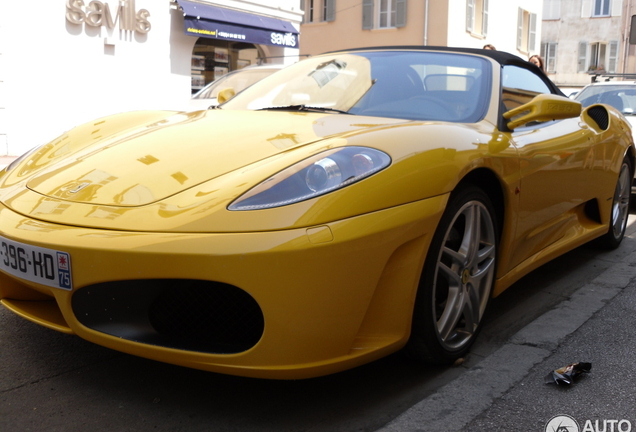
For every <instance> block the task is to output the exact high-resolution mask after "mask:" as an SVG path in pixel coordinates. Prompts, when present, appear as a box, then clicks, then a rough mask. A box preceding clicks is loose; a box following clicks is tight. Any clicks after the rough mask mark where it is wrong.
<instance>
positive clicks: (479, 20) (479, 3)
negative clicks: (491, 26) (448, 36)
mask: <svg viewBox="0 0 636 432" xmlns="http://www.w3.org/2000/svg"><path fill="white" fill-rule="evenodd" d="M466 31H467V32H470V33H474V34H478V35H481V36H486V35H487V33H488V0H466Z"/></svg>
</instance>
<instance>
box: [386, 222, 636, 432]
mask: <svg viewBox="0 0 636 432" xmlns="http://www.w3.org/2000/svg"><path fill="white" fill-rule="evenodd" d="M635 231H636V227H634V226H633V225H632V226H631V227H628V235H629V238H626V239H625V241H624V243H623V244H622V245H621V247H623V248H624V247H627V248H630V253H628V254H627V255H626V256H625V257H624V258H623V259H621V260H620V261H618V262H616V263H615V264H614V265H612V266H611V267H610V268H609V269H607V270H606V271H605V272H604V273H602V274H601V275H599V276H598V277H597V278H596V279H594V280H592V281H589V282H588V283H587V284H586V285H585V286H583V287H581V288H579V290H578V291H577V292H575V293H574V294H573V295H572V296H571V297H570V298H569V299H568V300H567V301H564V302H562V303H561V304H559V305H558V306H557V307H556V308H554V309H552V310H551V311H548V312H547V313H545V314H544V315H542V316H540V317H539V318H537V319H536V320H535V321H533V322H532V323H530V324H529V325H528V326H526V327H525V328H523V329H522V330H521V331H519V332H518V333H517V334H516V335H515V336H514V337H512V338H511V340H509V341H508V343H507V344H506V345H504V346H503V347H501V348H500V349H499V350H497V351H496V352H494V353H493V354H491V355H490V356H488V357H487V358H485V359H484V360H482V361H481V362H480V363H478V364H476V365H474V366H472V367H471V368H469V369H468V370H467V371H466V372H465V373H464V374H462V375H461V376H460V377H459V378H458V379H456V380H455V381H453V382H451V383H449V384H447V385H445V386H444V387H442V388H441V389H440V390H439V391H437V392H436V393H435V394H433V395H431V396H429V397H428V398H426V399H424V400H422V401H421V402H419V403H418V404H416V405H414V406H413V407H411V408H410V409H409V410H407V411H406V412H405V413H403V414H402V415H401V416H400V417H398V418H396V419H395V420H394V421H392V422H391V423H389V424H388V425H386V426H385V427H384V428H382V429H380V430H381V431H382V432H393V431H395V432H398V431H399V432H408V431H413V432H416V431H417V432H420V431H422V432H423V431H426V432H436V431H441V432H452V431H457V432H460V431H461V432H483V431H522V432H531V431H538V432H543V431H549V432H562V431H565V430H567V431H568V432H582V431H592V432H597V431H608V432H609V431H612V432H614V431H616V432H618V431H628V430H629V431H631V430H635V431H636V406H635V404H634V402H633V395H634V387H635V386H636V368H635V367H634V363H635V360H634V353H636V335H635V334H634V329H635V328H636V313H635V312H636V280H635V279H636V241H635V240H634V239H635V238H636V234H635ZM574 362H591V363H592V370H591V372H590V373H589V374H586V375H583V376H581V377H580V378H579V379H578V380H577V381H576V382H575V383H574V384H572V385H570V386H564V385H561V386H556V385H554V384H546V383H545V382H544V378H545V376H546V375H547V374H548V373H550V372H551V371H552V370H554V369H557V368H560V367H563V366H566V365H568V364H570V363H574ZM555 417H556V418H555ZM577 423H578V424H577ZM559 425H560V426H561V427H560V428H559Z"/></svg>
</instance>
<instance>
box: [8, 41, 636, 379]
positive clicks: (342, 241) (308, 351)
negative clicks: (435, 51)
mask: <svg viewBox="0 0 636 432" xmlns="http://www.w3.org/2000/svg"><path fill="white" fill-rule="evenodd" d="M471 55H478V54H475V53H471ZM495 55H496V54H495ZM347 58H348V59H351V57H347ZM480 58H482V57H480ZM483 59H485V61H487V62H489V64H491V73H492V76H491V77H490V78H489V82H490V83H491V89H490V91H491V93H490V94H489V95H488V97H490V99H489V101H488V104H486V105H485V107H484V114H483V116H481V118H480V119H479V120H478V121H473V122H465V123H462V122H451V121H439V120H412V119H411V120H408V119H403V118H389V117H380V116H375V115H374V116H365V115H343V114H338V113H328V112H312V111H311V110H307V111H299V112H287V111H282V112H273V111H264V112H259V111H252V110H223V109H221V110H210V111H198V112H193V113H174V112H154V111H145V112H135V113H129V114H119V115H115V116H111V117H106V118H103V119H100V120H97V121H95V122H91V123H89V124H86V125H83V126H79V127H77V128H76V129H74V130H72V131H69V132H67V133H66V134H64V135H63V136H61V137H60V138H58V139H56V140H54V141H52V142H51V143H49V144H46V145H44V146H42V147H40V148H38V149H36V150H34V151H32V152H30V153H29V154H27V155H25V156H24V157H22V158H20V159H19V160H16V161H15V162H14V163H13V164H12V165H11V166H9V167H8V168H7V169H5V170H4V171H2V172H1V173H0V264H1V263H2V262H4V264H5V267H2V269H0V270H1V271H0V301H1V302H2V304H3V305H4V306H5V307H7V308H8V309H10V310H12V311H13V312H15V313H17V314H19V315H20V316H22V317H24V318H26V319H29V320H31V321H33V322H36V323H38V324H40V325H43V326H46V327H48V328H51V329H54V330H57V331H62V332H65V333H70V334H76V335H78V336H80V337H82V338H84V339H86V340H89V341H92V342H95V343H97V344H100V345H103V346H106V347H109V348H112V349H116V350H119V351H123V352H127V353H130V354H134V355H138V356H142V357H146V358H150V359H155V360H159V361H164V362H168V363H173V364H178V365H183V366H188V367H193V368H198V369H203V370H209V371H214V372H220V373H227V374H235V375H241V376H250V377H261V378H276V379H297V378H308V377H313V376H319V375H325V374H329V373H334V372H338V371H342V370H345V369H348V368H351V367H354V366H357V365H360V364H363V363H367V362H369V361H372V360H374V359H377V358H380V357H382V356H384V355H387V354H389V353H391V352H395V351H397V350H399V349H401V348H402V347H404V346H405V345H406V344H407V342H408V341H409V337H410V335H411V325H412V316H413V310H414V305H415V303H416V294H417V292H418V286H419V284H420V276H421V273H422V268H423V266H424V263H425V261H426V258H427V256H428V253H429V246H430V245H431V242H432V239H433V237H434V236H435V234H436V232H437V230H438V226H439V224H440V220H441V219H442V217H443V214H444V212H445V210H446V208H447V204H448V202H449V200H451V199H452V197H453V195H454V193H455V191H456V190H457V189H458V188H459V187H460V186H462V185H466V184H467V183H470V184H476V185H478V186H480V187H481V188H483V189H484V190H485V191H486V193H488V194H489V196H490V197H491V200H492V201H493V202H494V204H495V207H496V212H497V217H498V219H499V220H498V221H497V222H498V230H499V234H500V235H499V244H498V253H497V257H498V262H497V269H496V271H497V273H496V280H495V283H494V287H493V290H492V295H493V296H496V295H499V294H500V293H501V292H502V291H503V290H505V289H506V288H507V287H509V286H510V285H511V284H512V283H514V282H515V281H516V280H518V279H519V278H521V277H522V276H524V275H525V274H527V273H528V272H530V271H531V270H533V269H535V268H537V267H538V266H540V265H542V264H543V263H545V262H547V261H549V260H550V259H553V258H555V257H556V256H559V255H560V254H562V253H564V252H566V251H569V250H571V249H573V248H575V247H577V246H578V245H580V244H583V243H585V242H587V241H589V240H592V239H594V238H596V237H599V236H602V235H603V234H605V233H606V232H608V228H609V227H610V220H611V213H612V203H613V198H614V193H615V189H616V184H617V178H618V176H619V172H620V170H621V164H622V162H623V160H624V159H625V158H628V159H629V160H630V161H631V163H632V167H633V163H634V147H633V142H632V138H631V133H630V127H629V125H628V124H627V122H626V121H625V119H624V118H623V117H622V116H621V115H620V114H619V113H618V112H616V111H615V110H613V109H611V108H604V107H601V108H600V109H601V110H602V111H603V112H607V117H608V118H607V126H606V127H600V126H599V123H598V121H597V120H596V119H595V118H596V117H594V118H593V117H591V116H590V110H592V109H594V107H590V108H587V109H585V110H584V111H583V112H581V110H580V105H578V106H577V105H576V104H575V103H573V102H568V101H567V100H566V99H565V98H561V97H560V96H557V95H547V96H543V97H538V98H537V99H536V100H532V101H530V102H528V103H527V104H521V103H520V104H518V105H520V106H519V107H517V108H514V109H512V110H511V111H509V113H508V114H506V115H503V113H502V112H501V103H500V102H501V100H500V99H501V95H500V88H501V78H500V75H499V70H500V65H499V64H498V63H497V62H496V61H494V60H493V59H490V58H487V57H483ZM342 64H344V63H341V64H339V63H337V62H335V63H334V62H333V61H329V62H325V63H324V64H320V65H319V68H317V69H316V74H318V73H322V75H320V76H318V77H317V78H316V81H317V82H319V84H320V85H325V82H328V81H329V80H330V79H331V80H333V79H334V78H333V75H329V73H332V72H333V71H331V72H330V70H329V68H331V69H333V70H337V68H342V67H344V66H342ZM325 70H326V71H325ZM333 73H335V72H333ZM276 75H277V74H274V75H273V76H272V77H275V76H276ZM371 82H372V81H371V80H370V77H369V76H367V75H365V76H364V79H363V80H362V81H361V83H359V84H360V85H359V86H358V87H357V90H356V91H357V92H358V93H364V92H363V91H362V90H363V89H365V88H366V87H368V86H369V85H371V84H370V83H371ZM363 84H364V85H363ZM365 86H366V87H365ZM333 93H334V94H336V93H337V92H333ZM240 96H241V94H239V95H237V96H236V98H239V97H240ZM389 96H390V94H389ZM522 96H523V95H522ZM359 97H360V96H359V95H358V94H357V93H356V98H354V99H355V100H357V98H359ZM231 102H232V100H231V101H230V103H231ZM354 102H355V101H354ZM598 107H599V106H597V108H598ZM577 109H578V111H577ZM504 117H505V120H504ZM552 119H559V120H558V121H552ZM533 121H534V122H541V123H538V124H534V123H532V122H533ZM506 124H510V126H511V129H507V128H506ZM345 148H354V149H355V148H364V149H372V150H373V151H377V152H380V153H382V154H385V155H387V156H388V158H390V164H388V166H387V167H385V168H383V169H381V170H378V171H377V172H375V173H373V175H370V176H368V177H365V178H362V179H361V180H359V181H355V182H352V183H351V184H347V185H346V187H341V188H338V189H334V191H331V192H329V193H324V194H318V195H316V196H313V197H311V198H307V199H304V200H299V201H298V202H293V203H291V204H289V205H280V206H273V207H271V208H262V209H259V210H256V211H234V210H230V208H229V207H230V205H232V204H233V203H235V202H237V200H240V199H241V197H243V196H244V195H245V193H246V192H247V191H250V190H253V189H254V188H255V187H257V186H258V185H261V184H263V183H264V182H266V181H268V179H271V178H272V176H273V175H276V174H280V173H284V172H285V170H287V169H289V167H293V166H294V164H296V163H298V162H299V161H303V160H306V159H308V158H311V157H314V156H316V155H320V154H321V153H323V152H326V151H329V150H333V149H335V150H338V149H345ZM20 245H25V246H24V250H23V251H22V252H20V251H19V248H20ZM26 245H28V247H31V248H43V249H37V250H44V249H46V250H49V251H53V252H55V251H59V252H61V253H63V254H67V256H69V257H70V267H72V285H69V286H67V287H66V288H60V287H54V286H51V285H49V286H47V285H46V284H43V283H40V282H37V281H34V280H31V279H29V278H26V277H21V276H19V275H17V273H16V272H13V273H12V272H11V271H9V270H10V269H9V267H7V266H9V265H11V266H14V265H15V267H14V269H15V268H17V267H18V265H19V264H20V263H19V258H22V259H23V260H27V259H29V258H28V256H29V255H28V254H29V253H30V252H25V251H26V250H27V249H28V248H27V246H26ZM11 248H13V249H11ZM16 248H17V249H16ZM11 250H13V252H11ZM16 250H18V252H15V251H16ZM29 250H31V249H29ZM35 250H36V249H34V251H35ZM20 253H22V254H23V255H22V256H21V255H20ZM35 253H36V252H33V254H35ZM16 254H17V255H16ZM33 256H34V257H35V255H33ZM25 257H26V258H25ZM34 259H35V258H34ZM24 262H26V261H24ZM22 264H24V263H22ZM29 265H30V266H31V262H30V261H29ZM34 271H35V270H34ZM69 274H70V273H69ZM158 281H161V283H163V281H187V282H193V283H198V282H200V281H202V282H206V283H207V282H209V283H211V284H214V286H215V287H216V286H224V287H225V286H229V287H235V288H236V289H237V290H240V291H241V292H244V293H247V295H248V296H249V297H250V298H251V299H253V301H254V303H255V304H256V305H257V307H258V309H259V310H260V313H262V319H263V328H262V335H261V336H259V338H258V340H257V341H254V343H253V344H252V345H250V346H249V347H248V348H246V349H244V350H237V351H236V352H207V351H205V350H201V349H198V348H190V349H187V348H184V347H182V345H180V343H179V342H178V341H177V342H175V341H172V340H171V341H170V342H169V343H166V344H163V345H162V344H161V343H157V342H156V340H154V339H152V338H149V336H148V335H147V334H146V333H147V329H145V328H141V327H143V326H141V325H140V327H139V328H137V327H136V325H137V324H136V323H133V324H131V325H130V328H123V327H122V326H124V324H121V325H120V324H117V325H120V327H117V325H115V326H114V327H113V326H110V324H109V323H108V319H109V313H110V312H109V311H108V308H109V307H110V306H109V305H110V303H108V302H110V301H111V300H110V299H106V300H105V301H106V304H105V305H104V308H103V309H104V310H103V311H97V310H96V309H92V306H91V307H85V306H81V305H80V303H77V302H82V301H83V302H88V303H90V301H89V300H90V298H91V296H97V295H98V294H97V293H102V294H103V293H107V292H108V291H107V289H108V288H109V287H111V286H112V287H117V286H118V285H120V286H122V287H124V288H120V289H124V290H128V291H133V290H134V289H136V285H139V289H140V290H151V289H153V284H155V283H157V284H158V283H159V282H158ZM215 289H216V288H215ZM102 294H99V295H102ZM148 298H150V297H148ZM87 299H89V300H87ZM112 301H113V302H115V301H116V299H115V298H113V299H112ZM143 301H146V299H144V300H143ZM148 301H150V300H148ZM80 312H81V313H80ZM93 313H95V314H96V315H99V316H100V318H99V319H98V320H97V321H95V319H94V318H92V317H91V316H90V315H91V314H93ZM112 314H113V317H112V320H114V321H115V322H116V323H119V322H121V323H125V320H124V319H123V318H121V316H120V315H121V311H115V310H114V309H113V312H112ZM118 320H119V321H118ZM95 323H97V324H95ZM144 325H145V324H144ZM144 332H146V333H144ZM192 346H195V347H198V345H196V343H195V344H194V345H192Z"/></svg>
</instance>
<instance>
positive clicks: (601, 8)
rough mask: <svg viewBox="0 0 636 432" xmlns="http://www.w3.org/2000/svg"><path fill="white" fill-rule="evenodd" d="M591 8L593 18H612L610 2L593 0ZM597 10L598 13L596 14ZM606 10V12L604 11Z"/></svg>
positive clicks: (607, 0)
mask: <svg viewBox="0 0 636 432" xmlns="http://www.w3.org/2000/svg"><path fill="white" fill-rule="evenodd" d="M593 2H594V4H593V7H592V16H593V17H608V16H612V3H611V0H593ZM597 10H598V13H597ZM605 10H606V11H605Z"/></svg>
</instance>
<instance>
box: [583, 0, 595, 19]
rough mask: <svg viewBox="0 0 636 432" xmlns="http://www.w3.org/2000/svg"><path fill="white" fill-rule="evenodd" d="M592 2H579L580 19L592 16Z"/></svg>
mask: <svg viewBox="0 0 636 432" xmlns="http://www.w3.org/2000/svg"><path fill="white" fill-rule="evenodd" d="M593 1H594V0H582V1H581V18H589V17H591V16H592V2H593Z"/></svg>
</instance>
